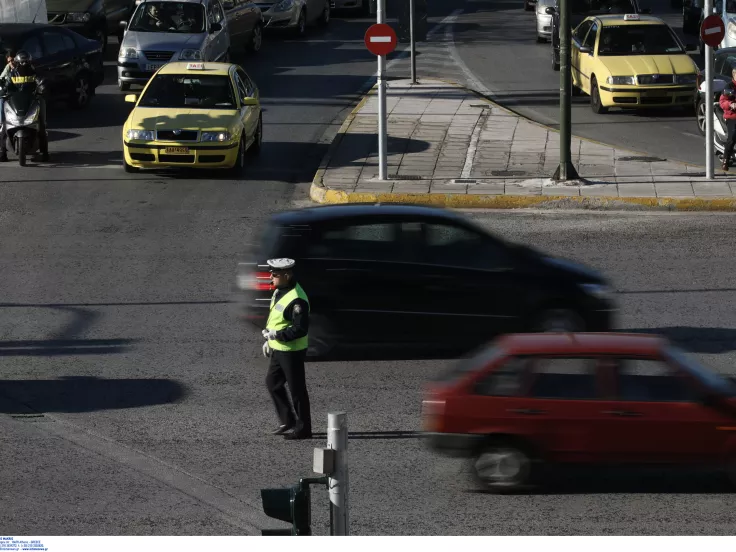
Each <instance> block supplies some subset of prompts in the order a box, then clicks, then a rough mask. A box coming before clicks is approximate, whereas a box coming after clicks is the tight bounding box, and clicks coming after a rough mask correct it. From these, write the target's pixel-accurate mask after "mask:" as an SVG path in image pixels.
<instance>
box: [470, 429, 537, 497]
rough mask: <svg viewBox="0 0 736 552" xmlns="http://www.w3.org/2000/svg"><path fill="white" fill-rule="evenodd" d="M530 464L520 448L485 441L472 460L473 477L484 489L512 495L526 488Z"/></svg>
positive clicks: (530, 457)
mask: <svg viewBox="0 0 736 552" xmlns="http://www.w3.org/2000/svg"><path fill="white" fill-rule="evenodd" d="M533 464H534V461H533V458H532V456H531V454H530V453H529V452H527V451H526V450H525V448H524V447H522V446H520V445H517V444H515V443H510V442H504V441H496V442H489V443H488V444H486V445H485V446H483V447H482V448H481V450H480V451H479V452H478V453H477V454H476V456H475V458H474V459H473V476H474V478H475V480H476V482H477V483H479V484H480V486H481V487H483V489H485V490H488V491H492V492H496V493H512V492H517V491H520V490H522V489H523V488H525V487H526V486H528V485H529V483H530V482H531V479H532V471H533V470H532V468H533Z"/></svg>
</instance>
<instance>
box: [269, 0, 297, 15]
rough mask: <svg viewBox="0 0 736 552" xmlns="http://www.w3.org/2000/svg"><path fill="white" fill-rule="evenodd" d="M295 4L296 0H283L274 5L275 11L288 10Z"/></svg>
mask: <svg viewBox="0 0 736 552" xmlns="http://www.w3.org/2000/svg"><path fill="white" fill-rule="evenodd" d="M293 5H294V0H281V2H279V3H278V4H276V5H275V6H274V7H273V11H277V12H279V11H288V10H290V9H291V7H292V6H293Z"/></svg>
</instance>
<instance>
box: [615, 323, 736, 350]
mask: <svg viewBox="0 0 736 552" xmlns="http://www.w3.org/2000/svg"><path fill="white" fill-rule="evenodd" d="M623 331H625V332H630V333H642V334H655V335H661V336H664V337H666V338H667V339H668V340H670V341H671V342H672V343H674V344H675V345H677V346H679V347H680V348H682V349H684V350H686V351H689V352H691V353H705V354H720V353H729V352H731V351H736V328H696V327H692V326H671V327H665V328H634V329H628V330H623Z"/></svg>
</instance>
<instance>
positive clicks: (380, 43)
mask: <svg viewBox="0 0 736 552" xmlns="http://www.w3.org/2000/svg"><path fill="white" fill-rule="evenodd" d="M396 42H397V40H396V32H394V30H393V29H392V28H391V26H390V25H386V24H385V23H376V24H375V25H371V26H370V27H368V30H367V31H366V32H365V46H366V48H368V51H369V52H370V53H372V54H374V55H376V56H385V55H387V54H390V53H391V52H393V51H394V50H395V49H396Z"/></svg>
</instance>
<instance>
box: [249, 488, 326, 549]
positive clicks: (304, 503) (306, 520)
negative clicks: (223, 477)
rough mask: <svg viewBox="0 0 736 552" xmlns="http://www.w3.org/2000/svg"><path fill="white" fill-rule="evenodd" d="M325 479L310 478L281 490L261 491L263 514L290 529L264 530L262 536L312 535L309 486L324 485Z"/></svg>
mask: <svg viewBox="0 0 736 552" xmlns="http://www.w3.org/2000/svg"><path fill="white" fill-rule="evenodd" d="M326 482H327V478H325V477H311V478H303V479H300V480H299V484H298V485H294V486H292V487H286V488H282V489H261V502H262V503H263V512H264V513H265V514H266V515H267V516H268V517H272V518H275V519H278V520H281V521H285V522H287V523H291V529H264V530H263V531H262V535H264V536H279V535H282V536H283V535H292V536H308V535H311V534H312V527H311V525H312V497H311V492H310V489H309V485H310V484H312V483H315V484H326Z"/></svg>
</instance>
